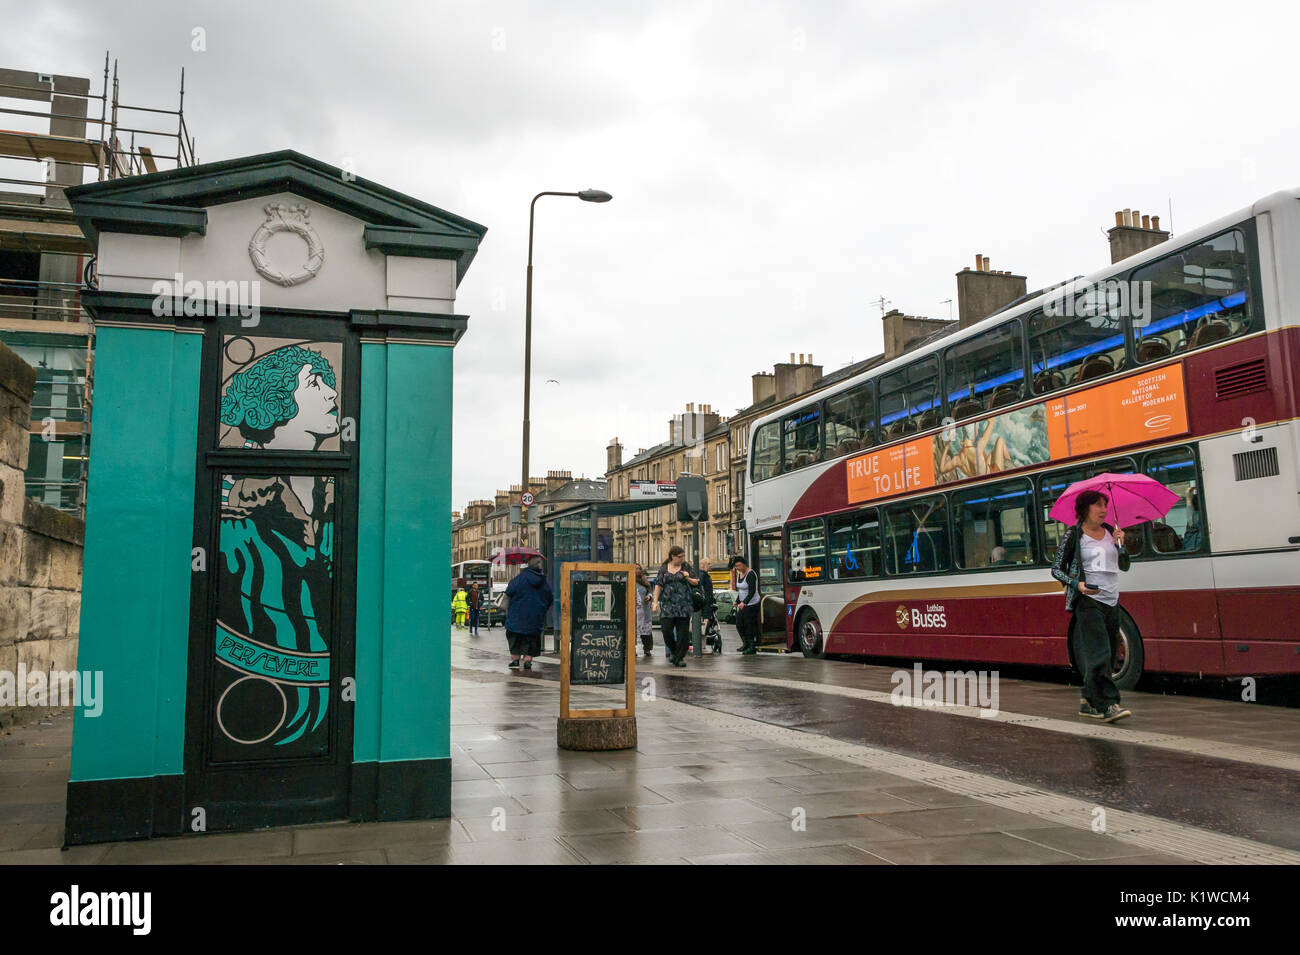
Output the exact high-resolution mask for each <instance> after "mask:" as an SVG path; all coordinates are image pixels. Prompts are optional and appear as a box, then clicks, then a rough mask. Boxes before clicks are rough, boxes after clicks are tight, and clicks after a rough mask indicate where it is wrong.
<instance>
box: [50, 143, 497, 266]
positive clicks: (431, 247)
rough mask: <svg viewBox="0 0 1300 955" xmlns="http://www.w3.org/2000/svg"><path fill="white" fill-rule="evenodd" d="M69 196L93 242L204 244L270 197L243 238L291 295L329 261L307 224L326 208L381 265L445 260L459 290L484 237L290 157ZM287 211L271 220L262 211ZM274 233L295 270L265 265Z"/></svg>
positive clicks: (341, 173) (119, 182) (95, 186)
mask: <svg viewBox="0 0 1300 955" xmlns="http://www.w3.org/2000/svg"><path fill="white" fill-rule="evenodd" d="M66 195H67V197H68V200H69V202H70V203H71V204H72V208H73V211H74V213H75V214H76V216H77V219H78V222H79V223H80V225H81V228H82V231H83V232H85V233H86V235H87V237H89V238H90V239H91V240H92V241H94V242H96V243H97V242H98V239H99V233H101V232H125V233H136V234H146V235H162V236H180V237H193V236H206V235H207V234H208V232H209V230H210V229H211V228H212V227H213V212H214V210H215V209H216V208H219V207H221V206H226V205H229V204H231V203H239V202H247V201H248V200H253V199H259V198H262V197H275V198H276V201H275V202H270V201H268V202H267V203H263V204H262V207H260V208H259V209H258V212H259V215H260V220H259V222H258V223H256V224H255V225H254V227H253V229H251V230H250V233H251V234H250V235H248V236H245V238H244V240H243V241H244V242H246V243H248V248H249V254H250V256H251V258H252V259H253V266H254V267H255V268H256V269H257V271H258V273H259V274H261V275H262V277H263V278H265V279H267V280H268V281H271V282H273V283H275V284H277V285H281V286H285V287H289V286H292V285H296V284H302V283H304V282H307V281H310V280H311V279H312V278H314V277H315V276H316V275H317V274H318V273H319V272H320V270H321V267H322V263H323V262H324V260H325V256H327V255H329V254H330V252H329V251H328V250H326V249H325V248H324V246H323V244H322V243H321V242H320V237H319V235H315V236H313V231H314V230H317V229H318V226H317V225H316V223H315V222H313V221H312V217H313V216H315V217H316V219H317V220H319V219H320V217H321V214H320V213H319V212H313V209H314V208H317V207H325V208H327V209H330V210H333V211H334V212H335V213H340V214H342V215H344V216H348V217H351V218H353V219H356V220H358V221H359V223H360V224H361V227H360V228H359V229H358V230H357V231H358V233H359V236H360V238H361V240H362V246H363V248H364V249H365V250H367V251H370V250H374V251H378V252H380V253H382V254H384V255H395V256H404V257H415V258H437V259H451V260H454V261H455V263H456V281H457V283H459V280H460V279H461V278H462V277H463V276H464V274H465V271H466V270H467V269H468V267H469V264H470V262H471V261H472V260H473V258H474V254H475V253H476V252H477V250H478V246H479V243H480V242H481V241H482V239H483V236H484V235H485V234H486V232H487V229H486V228H485V227H484V226H481V225H479V224H478V223H476V222H472V221H471V220H469V219H466V218H463V217H461V216H458V215H455V214H454V213H451V212H447V211H446V210H443V209H439V208H438V207H436V206H432V205H429V204H428V203H425V202H421V201H420V200H418V199H414V198H412V197H411V196H407V195H404V194H402V193H400V192H397V191H395V190H393V189H389V188H387V187H386V186H381V185H379V184H378V183H374V182H371V181H370V180H367V179H364V178H362V177H360V176H357V175H356V174H355V173H353V172H351V171H350V170H346V169H342V168H339V167H337V166H331V165H329V164H328V163H324V162H321V161H320V160H317V159H312V158H311V157H309V156H304V155H303V154H301V153H299V152H296V151H294V150H281V151H279V152H273V153H264V154H261V155H258V156H247V157H243V158H240V159H232V160H224V161H221V162H214V163H204V164H202V165H198V166H190V167H187V168H182V169H174V170H168V171H165V172H157V173H149V174H147V175H143V176H131V177H126V178H122V179H111V180H106V181H103V182H95V183H88V184H86V185H82V186H75V187H72V188H70V189H68V190H67V192H66ZM270 206H283V207H284V208H276V209H274V210H271V211H268V208H267V207H270ZM280 233H294V234H297V235H298V236H299V237H300V238H301V239H302V240H303V242H304V243H305V255H304V257H303V260H302V263H301V265H295V266H294V267H292V268H286V267H283V266H280V265H276V264H274V263H272V262H271V260H270V259H271V257H270V255H269V253H268V252H267V251H266V248H267V243H268V241H274V236H276V235H278V234H280Z"/></svg>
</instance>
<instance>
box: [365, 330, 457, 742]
mask: <svg viewBox="0 0 1300 955" xmlns="http://www.w3.org/2000/svg"><path fill="white" fill-rule="evenodd" d="M387 347H388V356H387V385H388V395H387V404H386V421H385V463H386V473H385V475H384V520H383V524H384V564H383V566H384V597H383V633H384V644H383V694H384V702H383V718H382V720H381V724H380V734H381V736H380V751H379V758H380V760H381V761H390V760H403V759H439V758H445V757H448V756H450V755H451V654H450V643H451V624H450V617H449V614H448V607H449V603H448V598H449V594H448V592H447V587H448V580H449V578H448V574H449V572H450V569H451V454H452V443H451V417H452V349H450V348H443V347H432V346H427V345H400V344H390V345H388V346H387ZM361 493H362V496H363V497H364V496H365V495H366V493H367V492H366V488H365V485H363V486H362V489H361Z"/></svg>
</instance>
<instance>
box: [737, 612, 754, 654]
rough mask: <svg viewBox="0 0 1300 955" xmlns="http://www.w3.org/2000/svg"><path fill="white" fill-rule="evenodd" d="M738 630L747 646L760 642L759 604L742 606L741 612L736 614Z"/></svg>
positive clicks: (741, 639)
mask: <svg viewBox="0 0 1300 955" xmlns="http://www.w3.org/2000/svg"><path fill="white" fill-rule="evenodd" d="M736 631H737V632H738V633H739V634H740V642H741V643H743V644H744V645H745V646H746V647H750V646H754V645H755V644H757V643H758V604H754V605H753V606H746V607H741V608H740V613H738V614H736Z"/></svg>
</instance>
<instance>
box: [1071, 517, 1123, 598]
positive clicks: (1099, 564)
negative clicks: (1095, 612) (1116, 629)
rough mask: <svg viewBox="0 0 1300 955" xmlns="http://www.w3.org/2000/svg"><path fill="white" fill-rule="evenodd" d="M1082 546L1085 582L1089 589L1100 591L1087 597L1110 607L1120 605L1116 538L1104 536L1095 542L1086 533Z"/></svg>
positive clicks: (1083, 534) (1108, 535)
mask: <svg viewBox="0 0 1300 955" xmlns="http://www.w3.org/2000/svg"><path fill="white" fill-rule="evenodd" d="M1080 546H1081V547H1082V554H1083V576H1084V580H1086V581H1087V583H1088V586H1089V587H1092V588H1095V589H1096V590H1098V591H1100V593H1095V594H1088V595H1087V596H1089V597H1091V598H1092V599H1093V600H1096V601H1099V602H1100V603H1104V604H1107V605H1108V606H1111V607H1113V606H1115V605H1116V604H1118V603H1119V548H1118V547H1116V546H1115V538H1114V537H1113V536H1112V535H1111V534H1104V535H1103V536H1102V538H1101V540H1093V539H1092V538H1091V537H1089V536H1088V532H1087V531H1084V532H1083V533H1082V539H1081V541H1080Z"/></svg>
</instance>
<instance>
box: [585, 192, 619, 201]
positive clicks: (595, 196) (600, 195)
mask: <svg viewBox="0 0 1300 955" xmlns="http://www.w3.org/2000/svg"><path fill="white" fill-rule="evenodd" d="M578 198H579V199H581V200H582V201H583V202H609V200H611V199H613V198H614V197H613V196H611V195H610V194H609V193H608V192H603V191H602V190H600V189H584V190H582V192H580V193H578Z"/></svg>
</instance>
